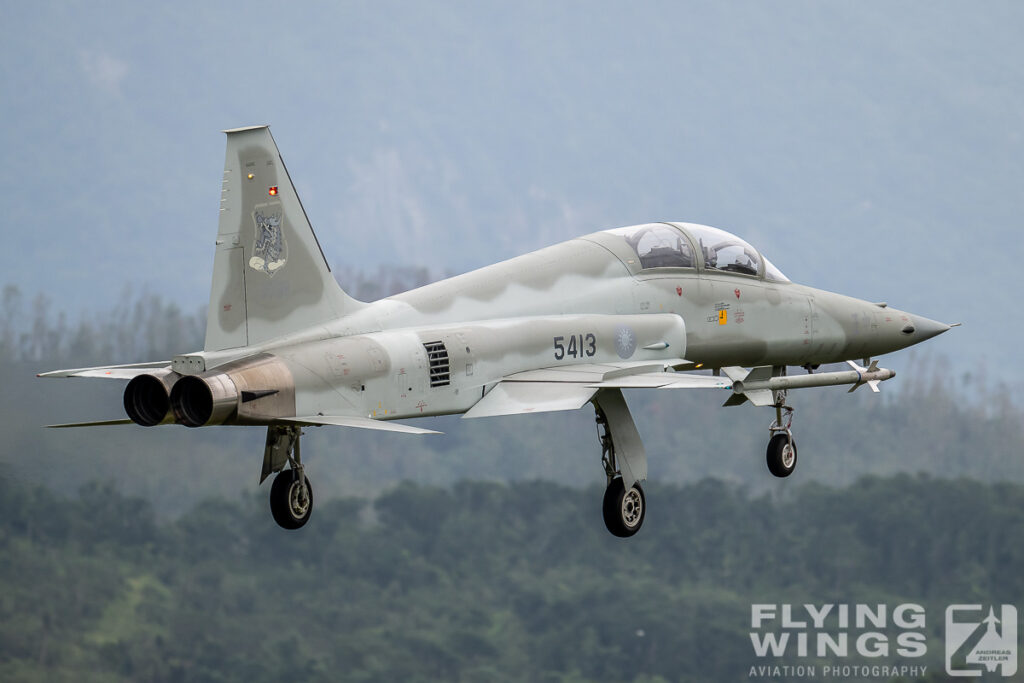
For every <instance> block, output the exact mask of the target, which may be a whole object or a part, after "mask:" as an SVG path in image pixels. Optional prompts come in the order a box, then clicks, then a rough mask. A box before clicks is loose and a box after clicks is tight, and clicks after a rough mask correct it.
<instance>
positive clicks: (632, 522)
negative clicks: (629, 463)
mask: <svg viewBox="0 0 1024 683" xmlns="http://www.w3.org/2000/svg"><path fill="white" fill-rule="evenodd" d="M602 511H603V512H604V525H605V526H606V527H608V531H610V532H611V533H612V534H613V535H615V536H618V537H619V538H628V537H629V536H632V535H633V534H635V533H636V532H638V531H640V526H641V525H642V524H643V523H644V516H645V515H646V514H647V499H646V498H645V496H644V490H643V489H642V488H640V483H639V482H637V483H635V484H633V486H632V488H630V489H629V491H627V490H626V487H625V484H623V483H622V477H615V478H614V479H612V482H611V483H610V484H608V488H606V489H605V490H604V503H603V505H602Z"/></svg>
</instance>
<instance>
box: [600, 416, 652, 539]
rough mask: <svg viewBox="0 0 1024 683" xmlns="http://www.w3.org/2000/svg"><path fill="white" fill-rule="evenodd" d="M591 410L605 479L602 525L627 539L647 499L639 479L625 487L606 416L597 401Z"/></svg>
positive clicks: (636, 527)
mask: <svg viewBox="0 0 1024 683" xmlns="http://www.w3.org/2000/svg"><path fill="white" fill-rule="evenodd" d="M623 405H625V404H623ZM594 410H595V412H596V413H597V417H596V422H597V437H598V439H599V440H600V441H601V465H602V466H604V473H605V478H606V479H607V482H608V483H607V487H606V488H605V490H604V500H603V501H602V505H601V511H602V514H603V516H604V524H605V526H606V527H607V528H608V531H609V532H611V533H612V535H614V536H618V537H619V538H628V537H629V536H632V535H633V534H635V533H636V532H637V531H639V530H640V527H641V525H643V523H644V516H645V515H646V514H647V499H646V498H645V496H644V490H643V489H642V488H641V487H640V482H639V481H635V482H634V483H633V484H632V486H630V488H629V490H628V491H627V490H626V484H625V482H624V481H623V477H622V473H621V472H620V471H619V467H618V463H617V461H616V451H615V442H614V441H613V439H612V431H611V427H610V426H609V424H608V417H607V416H606V415H605V412H604V410H602V409H601V406H600V404H598V403H596V402H595V404H594ZM627 415H628V413H627ZM630 423H632V420H630Z"/></svg>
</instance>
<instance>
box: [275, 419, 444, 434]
mask: <svg viewBox="0 0 1024 683" xmlns="http://www.w3.org/2000/svg"><path fill="white" fill-rule="evenodd" d="M277 421H278V422H291V423H293V424H300V425H311V426H326V425H329V426H332V427H355V428H356V429H376V430H378V431H382V432H402V433H403V434H440V433H441V432H437V431H434V430H433V429H423V428H421V427H412V426H410V425H407V424H402V423H401V422H391V421H388V420H374V419H373V418H370V417H359V416H357V415H308V416H305V417H280V418H277Z"/></svg>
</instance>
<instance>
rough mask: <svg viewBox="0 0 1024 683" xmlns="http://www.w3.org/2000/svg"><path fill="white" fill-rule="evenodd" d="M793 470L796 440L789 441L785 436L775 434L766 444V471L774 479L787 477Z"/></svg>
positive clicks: (794, 467)
mask: <svg viewBox="0 0 1024 683" xmlns="http://www.w3.org/2000/svg"><path fill="white" fill-rule="evenodd" d="M790 447H792V451H790ZM791 454H792V457H790V455H791ZM795 469H796V439H790V437H789V436H788V435H786V434H782V433H779V434H776V435H775V436H773V437H772V438H771V440H770V441H769V442H768V471H769V472H771V473H772V474H774V475H775V476H776V477H788V476H789V475H791V474H793V470H795Z"/></svg>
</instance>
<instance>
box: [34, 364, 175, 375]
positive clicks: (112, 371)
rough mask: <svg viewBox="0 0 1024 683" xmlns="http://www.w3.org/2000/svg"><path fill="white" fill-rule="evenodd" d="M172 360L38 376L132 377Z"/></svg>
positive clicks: (79, 369) (166, 365)
mask: <svg viewBox="0 0 1024 683" xmlns="http://www.w3.org/2000/svg"><path fill="white" fill-rule="evenodd" d="M169 367H171V361H169V360H161V361H154V362H151V363H129V364H128V365H107V366H101V367H95V368H71V369H68V370H52V371H50V372H41V373H39V374H38V375H36V377H95V378H100V379H132V378H133V377H135V376H137V375H144V374H146V373H147V372H151V371H152V370H155V369H161V368H169Z"/></svg>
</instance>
